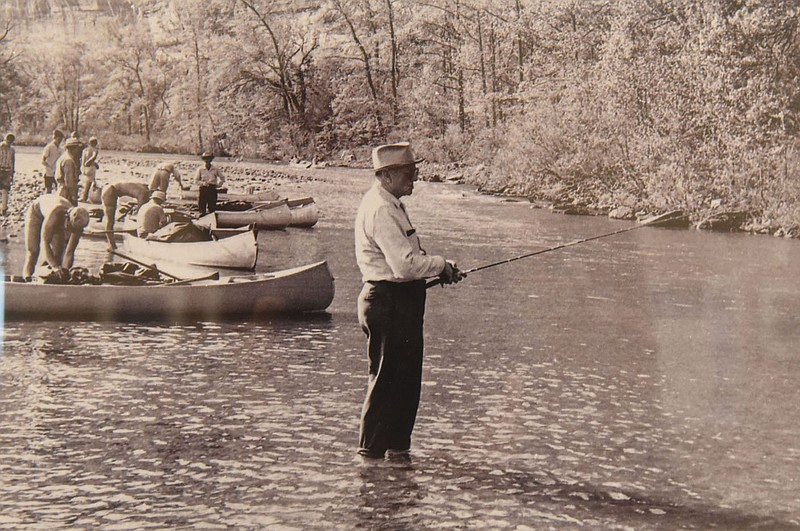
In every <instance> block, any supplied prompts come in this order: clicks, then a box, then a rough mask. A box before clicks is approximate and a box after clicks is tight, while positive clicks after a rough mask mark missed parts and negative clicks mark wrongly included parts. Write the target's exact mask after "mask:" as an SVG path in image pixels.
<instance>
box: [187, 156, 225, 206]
mask: <svg viewBox="0 0 800 531" xmlns="http://www.w3.org/2000/svg"><path fill="white" fill-rule="evenodd" d="M200 158H201V159H203V162H204V164H203V166H200V167H199V168H197V172H195V174H194V180H195V182H196V183H197V184H198V185H199V186H200V190H199V193H198V194H197V208H199V209H200V215H201V216H204V215H206V214H207V213H210V212H215V211H216V210H217V188H220V187H221V186H222V185H223V184H225V176H224V175H222V173H221V172H220V171H219V168H217V167H215V166H212V165H211V161H213V160H214V155H213V154H212V153H211V152H209V151H206V152H205V153H203V154H202V155H200Z"/></svg>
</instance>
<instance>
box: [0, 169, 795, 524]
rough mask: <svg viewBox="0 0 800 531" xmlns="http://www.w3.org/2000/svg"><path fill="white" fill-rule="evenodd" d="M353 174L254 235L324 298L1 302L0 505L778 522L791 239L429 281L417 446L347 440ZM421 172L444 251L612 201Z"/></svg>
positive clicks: (667, 242) (558, 227) (529, 234)
mask: <svg viewBox="0 0 800 531" xmlns="http://www.w3.org/2000/svg"><path fill="white" fill-rule="evenodd" d="M348 183H349V184H348ZM354 183H355V184H354ZM362 184H363V183H359V182H356V181H353V180H351V181H346V180H345V181H339V180H337V181H336V182H335V183H333V184H332V185H331V187H330V190H326V192H330V193H329V194H320V195H319V196H318V197H325V200H327V201H333V202H335V204H333V205H332V206H331V209H329V210H325V211H326V212H334V213H335V219H336V222H335V223H334V224H332V225H328V226H326V225H325V220H323V222H322V223H321V224H320V227H318V228H316V229H315V230H313V231H302V232H297V233H294V232H291V233H290V232H289V231H287V232H281V233H278V234H272V233H269V232H268V231H264V232H262V233H261V234H260V235H259V243H260V245H263V247H264V248H265V249H268V250H269V251H268V252H267V253H265V254H264V255H263V258H264V262H263V264H261V265H260V266H259V267H263V268H264V269H274V268H279V267H285V266H289V265H296V264H297V263H301V262H304V261H309V260H311V259H317V258H319V257H320V256H324V257H327V258H328V259H329V261H330V263H331V269H332V270H333V272H334V275H335V276H336V284H337V295H336V299H335V300H334V303H333V305H332V306H331V308H330V314H329V315H325V316H322V317H318V318H311V319H305V318H304V319H292V320H289V319H264V320H251V321H247V322H238V321H223V322H186V323H157V322H153V323H122V322H113V321H112V322H26V321H7V322H6V323H5V328H4V336H3V348H4V351H3V356H2V357H1V358H0V527H3V528H19V527H23V526H30V527H39V528H48V529H49V528H59V527H60V528H83V529H89V528H109V529H110V528H121V529H140V528H148V527H149V528H158V529H163V528H190V527H191V528H194V527H199V528H220V527H232V528H236V529H265V528H271V527H273V528H280V529H342V530H349V529H354V528H361V529H426V528H457V529H458V528H461V529H463V528H470V529H519V530H524V529H542V528H553V529H576V528H589V529H631V528H633V529H674V528H695V529H707V528H712V527H717V528H723V529H732V528H733V529H738V528H752V527H764V528H770V529H775V528H779V529H786V528H796V527H798V525H799V524H798V520H800V499H798V497H797V488H796V479H795V477H794V476H795V475H796V471H797V469H798V463H799V462H800V449H798V446H797V444H796V441H797V438H798V436H799V435H800V432H799V431H798V430H799V428H798V426H797V422H796V420H797V418H798V416H800V406H798V404H799V403H800V401H798V400H797V390H796V389H797V385H796V382H797V380H798V378H799V377H800V373H798V368H797V364H796V363H795V361H796V359H795V358H796V345H797V344H798V343H800V341H799V340H800V337H799V335H800V326H798V325H800V322H798V320H799V319H800V317H798V316H799V315H800V307H798V301H800V292H799V291H798V286H797V283H796V282H795V272H794V269H793V267H794V264H796V263H797V262H798V260H800V250H798V246H797V245H796V242H784V241H777V240H774V239H771V238H753V237H746V236H744V237H743V236H739V235H711V234H703V233H697V232H693V231H667V230H655V229H644V230H641V231H635V232H631V233H628V234H626V235H625V236H624V237H618V238H613V239H608V240H600V241H597V242H593V243H592V244H587V245H584V246H575V247H572V248H570V249H569V250H565V251H564V252H558V253H548V254H546V255H542V256H541V257H539V258H537V259H534V260H529V261H527V260H526V261H519V262H516V263H515V264H514V265H508V266H501V267H497V268H493V269H487V270H485V271H482V272H480V273H475V274H474V275H471V276H470V277H469V278H468V279H467V281H465V282H463V283H461V284H459V286H457V287H455V288H437V289H434V290H432V291H431V292H430V293H429V303H428V311H427V315H426V321H427V322H426V331H427V348H426V365H425V376H424V387H423V397H422V404H421V408H420V413H419V417H418V423H417V428H416V430H415V433H414V442H413V455H412V460H411V462H410V463H409V464H397V463H389V462H383V461H379V462H374V463H369V464H363V463H360V462H359V461H357V460H356V456H355V447H356V443H357V432H358V415H359V412H360V407H361V401H362V400H363V396H364V390H365V387H366V360H365V359H364V342H365V339H364V336H363V333H362V332H361V330H360V329H359V327H358V324H357V322H356V318H355V298H356V296H357V293H358V290H359V284H360V283H359V278H358V273H357V269H356V266H355V263H354V259H353V256H352V235H351V230H350V227H349V223H350V220H351V219H352V217H353V216H354V209H355V206H356V205H357V200H352V198H353V197H356V196H357V194H355V193H354V191H353V190H354V189H358V188H359V187H360V186H361V185H362ZM334 185H335V186H334ZM348 187H349V188H348ZM359 191H360V190H359ZM419 192H420V193H419V195H418V194H417V193H415V195H414V197H413V200H412V201H410V206H409V208H411V209H412V210H414V212H412V213H411V216H412V219H415V221H417V223H418V226H417V228H418V231H419V232H420V234H422V235H424V236H425V241H424V245H425V246H426V248H428V249H430V250H431V251H432V252H441V253H442V254H445V255H448V256H450V255H452V256H457V257H458V258H459V263H460V264H461V265H462V266H464V267H472V266H474V265H480V264H482V263H487V262H492V261H495V260H497V259H500V258H502V257H504V256H514V255H518V254H522V253H525V252H529V251H531V250H534V249H536V248H537V247H541V248H544V247H550V246H552V245H557V244H558V243H563V242H566V241H572V240H574V239H577V238H582V237H587V236H590V235H592V234H599V233H604V232H609V231H610V230H614V229H615V228H618V227H620V226H623V225H622V224H620V223H617V222H614V223H611V222H606V221H599V220H596V219H586V218H571V217H559V216H554V215H551V214H548V213H545V212H540V211H533V210H531V209H530V208H528V207H527V205H524V204H510V205H509V204H502V203H500V202H498V201H497V200H495V199H493V198H475V197H474V196H471V195H466V196H465V195H463V188H461V187H449V186H439V187H436V186H432V185H428V184H426V183H420V187H419ZM337 194H339V195H337ZM351 200H352V201H351ZM318 201H320V199H318ZM320 203H322V201H320ZM467 211H469V212H470V215H469V216H466V215H464V212H467ZM484 220H491V221H492V223H484V222H483V221H484ZM454 230H455V231H457V232H458V233H460V234H467V235H469V237H468V238H466V240H467V241H466V242H464V243H463V244H462V242H459V241H456V240H453V239H452V233H453V231H454ZM87 249H88V247H87ZM11 262H13V260H11Z"/></svg>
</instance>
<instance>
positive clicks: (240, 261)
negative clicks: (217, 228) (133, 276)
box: [122, 230, 258, 270]
mask: <svg viewBox="0 0 800 531" xmlns="http://www.w3.org/2000/svg"><path fill="white" fill-rule="evenodd" d="M122 249H123V250H124V251H125V252H126V253H127V254H130V255H132V256H133V257H134V258H137V259H140V260H144V261H150V260H155V261H156V265H158V262H161V261H167V262H173V263H180V264H187V265H192V266H205V267H225V268H231V269H249V270H252V269H255V267H256V260H257V259H258V243H257V240H256V232H255V231H254V230H249V231H246V232H241V233H239V234H236V235H233V236H229V237H227V238H220V239H218V240H210V241H204V242H163V241H157V240H145V239H142V238H139V237H138V236H134V235H132V234H123V235H122Z"/></svg>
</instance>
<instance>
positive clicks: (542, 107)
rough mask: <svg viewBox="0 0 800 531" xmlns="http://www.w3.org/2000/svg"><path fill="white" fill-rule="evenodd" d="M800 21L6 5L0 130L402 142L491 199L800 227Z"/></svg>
mask: <svg viewBox="0 0 800 531" xmlns="http://www.w3.org/2000/svg"><path fill="white" fill-rule="evenodd" d="M799 22H800V6H798V3H797V2H796V1H795V0H709V1H697V0H602V1H601V0H426V1H411V0H327V1H321V2H308V1H280V0H273V1H269V0H197V1H195V0H130V1H123V0H0V128H2V130H9V131H13V132H14V133H15V134H16V136H17V141H18V143H22V144H29V145H44V143H45V142H46V141H47V140H48V138H49V136H50V133H51V132H52V130H53V129H54V128H56V127H60V128H63V129H64V130H65V131H68V132H69V131H78V132H79V134H80V135H81V137H82V138H84V139H85V138H86V137H88V135H96V136H97V137H98V138H100V139H101V146H102V147H103V148H109V149H122V150H139V151H161V152H174V153H199V152H201V151H204V150H208V149H219V148H224V149H225V150H227V151H229V152H231V153H232V154H234V155H237V156H243V157H252V158H261V159H266V160H283V161H286V160H288V159H291V158H299V159H307V160H311V159H312V158H317V159H319V160H323V159H327V160H337V161H345V162H350V161H355V162H356V163H362V164H365V163H367V162H368V159H369V156H368V154H369V147H370V146H373V145H375V144H377V143H382V142H386V141H394V140H400V139H411V140H412V141H413V142H414V145H415V148H416V149H417V151H418V152H420V153H421V154H423V155H424V156H425V158H426V159H427V160H428V161H429V162H430V163H432V164H433V165H435V167H436V168H438V169H439V170H441V169H444V171H447V172H449V174H450V175H451V176H452V175H454V174H455V175H456V176H458V177H461V178H463V179H465V180H466V181H468V182H471V183H474V184H477V185H478V186H479V187H481V188H482V189H484V190H488V191H492V192H500V193H506V194H512V195H519V196H524V197H528V198H530V199H532V200H545V201H549V202H554V203H561V204H570V205H575V206H584V207H590V208H593V209H597V210H600V211H609V210H611V209H617V211H618V212H619V211H620V209H621V210H622V211H627V212H630V213H631V214H633V213H635V212H638V211H650V212H653V211H665V210H670V209H682V210H684V211H686V212H687V213H689V214H690V215H691V216H692V217H694V218H696V219H699V218H701V217H703V216H708V215H709V213H713V212H735V213H743V214H745V217H744V218H743V219H744V220H745V221H744V222H743V226H744V227H745V228H747V229H749V230H754V231H759V232H769V233H777V234H781V235H787V236H797V235H798V228H800V203H799V202H798V199H797V198H798V192H800V182H799V180H800V175H798V169H799V168H800V142H798V131H799V130H800V122H799V121H798V113H799V112H800V36H799V35H798V26H799V24H798V23H799ZM432 167H433V166H432ZM439 170H437V171H439ZM429 173H430V172H429Z"/></svg>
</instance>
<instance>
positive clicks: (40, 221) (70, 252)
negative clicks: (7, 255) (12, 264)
mask: <svg viewBox="0 0 800 531" xmlns="http://www.w3.org/2000/svg"><path fill="white" fill-rule="evenodd" d="M88 223H89V213H88V212H87V211H86V209H85V208H82V207H74V206H72V203H70V202H69V200H67V199H65V198H63V197H60V196H58V195H56V194H44V195H41V196H39V197H38V198H37V199H35V200H34V201H33V202H32V203H31V204H30V206H29V207H28V211H27V212H26V214H25V250H26V256H25V266H24V268H23V270H22V276H24V277H25V278H29V277H31V276H33V272H34V270H35V269H36V265H37V262H38V261H39V250H40V249H39V248H40V246H41V245H44V259H45V261H46V262H47V264H49V265H50V267H51V268H53V270H54V271H58V272H59V274H60V275H61V276H62V277H63V278H68V277H69V268H70V267H72V262H73V261H74V259H75V249H76V248H77V247H78V241H79V240H80V239H81V236H82V235H83V229H84V228H85V227H86V225H88Z"/></svg>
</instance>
